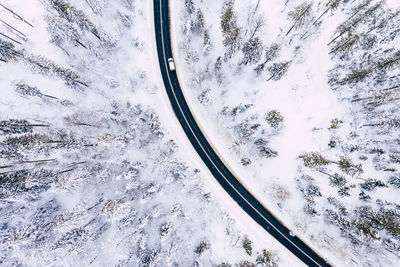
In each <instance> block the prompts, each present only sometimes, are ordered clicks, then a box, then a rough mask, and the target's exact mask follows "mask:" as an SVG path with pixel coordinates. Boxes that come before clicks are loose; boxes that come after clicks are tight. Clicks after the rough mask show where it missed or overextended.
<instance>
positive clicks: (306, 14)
mask: <svg viewBox="0 0 400 267" xmlns="http://www.w3.org/2000/svg"><path fill="white" fill-rule="evenodd" d="M311 6H312V3H307V2H304V3H302V4H301V5H299V6H297V7H295V8H294V9H293V10H292V11H290V12H289V14H288V15H289V18H290V19H291V20H292V21H293V24H292V26H291V27H290V29H289V30H288V31H287V33H286V35H288V34H289V33H290V32H291V31H292V30H293V29H296V28H300V27H302V26H304V24H306V23H307V22H309V21H310V19H311V18H312V10H311Z"/></svg>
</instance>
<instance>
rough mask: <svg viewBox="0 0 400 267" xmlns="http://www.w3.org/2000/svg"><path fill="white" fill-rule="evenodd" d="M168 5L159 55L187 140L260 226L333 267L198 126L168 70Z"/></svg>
mask: <svg viewBox="0 0 400 267" xmlns="http://www.w3.org/2000/svg"><path fill="white" fill-rule="evenodd" d="M168 8H169V5H168V1H167V0H154V25H155V32H156V42H157V52H158V59H159V63H160V69H161V74H162V78H163V80H164V85H165V89H166V90H167V94H168V97H169V99H170V101H171V105H172V108H173V110H174V112H175V114H176V117H177V118H178V120H179V122H180V124H181V125H182V128H183V130H184V131H185V133H186V135H187V137H188V138H189V140H190V142H191V143H192V145H193V147H194V148H195V149H196V151H197V153H198V154H199V156H200V157H201V159H202V160H203V161H204V163H205V164H206V165H207V167H208V168H209V169H210V171H211V173H212V174H213V176H214V177H215V179H217V181H218V182H219V183H220V184H221V186H222V187H223V188H224V190H225V191H226V192H227V193H228V194H229V195H230V196H231V197H232V199H233V200H234V201H236V202H237V203H238V205H239V206H240V207H241V208H242V209H243V210H244V211H246V213H247V214H248V215H249V216H250V217H252V218H253V219H254V220H255V221H256V222H257V223H258V224H259V225H261V226H262V227H263V228H264V229H265V230H266V231H268V232H269V233H270V234H271V235H272V236H273V237H274V238H276V239H277V240H278V241H279V242H280V243H281V244H282V245H284V246H285V247H286V248H287V249H288V250H290V251H291V252H292V253H293V254H294V255H296V256H297V257H298V258H299V259H300V260H302V261H303V262H304V263H305V264H307V265H308V266H330V265H329V264H328V263H327V262H326V261H325V260H324V259H323V258H322V257H321V256H319V255H318V254H317V253H316V252H315V251H313V250H312V249H311V248H310V247H309V246H307V245H306V244H305V243H304V242H303V241H301V240H300V239H299V238H298V237H296V236H292V235H291V234H290V231H289V230H288V229H287V228H286V227H285V226H284V225H282V224H281V223H280V222H279V221H278V220H277V219H276V218H275V217H274V216H273V215H272V214H271V213H270V212H269V211H268V210H267V209H266V208H265V207H264V206H263V205H262V204H261V203H260V202H259V201H258V200H257V199H256V198H255V197H254V196H253V195H251V194H250V193H249V192H248V191H247V190H246V189H245V188H244V187H243V185H242V184H241V183H240V182H239V181H238V180H237V179H236V177H235V176H234V175H233V174H232V173H231V172H230V171H229V169H228V168H227V167H226V166H225V165H224V163H223V162H222V161H221V159H220V158H219V157H218V155H217V154H216V153H215V151H214V150H213V149H212V147H211V145H210V144H209V143H208V142H207V140H206V138H205V136H204V135H203V133H202V132H201V130H200V128H199V126H198V125H197V123H196V121H195V119H194V117H193V115H192V114H191V112H190V109H189V107H188V105H187V103H186V100H185V97H184V95H183V92H182V90H181V87H180V85H179V82H178V78H177V76H176V73H175V72H171V71H169V68H168V62H167V60H168V58H172V50H171V39H170V26H169V25H170V22H169V10H168Z"/></svg>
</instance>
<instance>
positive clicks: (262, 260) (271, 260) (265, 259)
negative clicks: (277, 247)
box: [256, 249, 279, 267]
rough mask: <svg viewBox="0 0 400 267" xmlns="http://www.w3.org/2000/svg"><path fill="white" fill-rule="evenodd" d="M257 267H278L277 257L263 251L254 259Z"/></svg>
mask: <svg viewBox="0 0 400 267" xmlns="http://www.w3.org/2000/svg"><path fill="white" fill-rule="evenodd" d="M256 263H257V266H258V265H260V266H268V267H278V265H279V264H278V263H279V261H278V257H277V256H276V255H274V254H272V252H270V251H267V250H266V249H263V250H262V252H261V253H259V254H258V255H257V258H256Z"/></svg>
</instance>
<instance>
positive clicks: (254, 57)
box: [242, 37, 263, 65]
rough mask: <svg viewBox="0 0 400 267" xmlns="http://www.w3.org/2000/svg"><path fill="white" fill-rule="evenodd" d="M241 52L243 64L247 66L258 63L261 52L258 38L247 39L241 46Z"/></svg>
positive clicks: (260, 43)
mask: <svg viewBox="0 0 400 267" xmlns="http://www.w3.org/2000/svg"><path fill="white" fill-rule="evenodd" d="M242 52H243V56H244V58H243V60H242V63H243V64H245V65H247V64H254V63H257V62H258V61H260V59H261V55H262V52H263V44H262V41H261V40H260V38H258V37H255V38H252V39H249V40H248V41H247V42H245V43H244V44H243V47H242Z"/></svg>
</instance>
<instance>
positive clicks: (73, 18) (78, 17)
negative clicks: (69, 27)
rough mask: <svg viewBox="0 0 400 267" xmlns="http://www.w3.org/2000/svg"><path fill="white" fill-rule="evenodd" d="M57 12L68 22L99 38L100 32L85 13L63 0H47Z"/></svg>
mask: <svg viewBox="0 0 400 267" xmlns="http://www.w3.org/2000/svg"><path fill="white" fill-rule="evenodd" d="M47 1H48V2H49V3H50V5H51V6H52V7H53V8H54V9H55V10H56V11H57V12H58V14H59V15H60V16H61V17H63V18H65V19H67V20H68V21H70V22H73V23H76V24H77V25H78V26H79V27H80V28H81V29H82V30H84V31H89V32H91V33H92V34H93V35H94V36H96V37H97V38H98V39H99V40H101V38H100V32H99V30H98V29H97V27H96V26H95V25H94V24H93V23H92V22H91V21H90V20H89V18H88V17H87V15H86V14H85V13H84V12H83V11H82V10H78V9H76V8H75V7H73V6H72V5H70V4H69V3H67V2H65V1H64V0H47Z"/></svg>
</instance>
